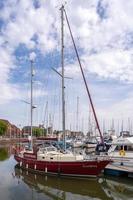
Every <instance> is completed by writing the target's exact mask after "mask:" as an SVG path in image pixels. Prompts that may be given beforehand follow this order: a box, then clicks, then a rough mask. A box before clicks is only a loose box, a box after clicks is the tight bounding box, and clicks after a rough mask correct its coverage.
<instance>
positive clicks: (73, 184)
mask: <svg viewBox="0 0 133 200" xmlns="http://www.w3.org/2000/svg"><path fill="white" fill-rule="evenodd" d="M12 152H13V151H12V147H9V146H8V147H5V148H4V147H0V180H2V181H0V194H1V196H0V199H4V200H11V199H14V200H16V199H21V198H23V200H33V199H34V200H44V199H45V200H52V199H53V200H57V199H59V200H87V199H93V200H94V199H95V200H125V199H126V200H133V181H132V179H125V178H122V179H120V178H112V177H102V178H99V179H74V178H73V179H71V178H64V177H57V176H44V175H35V174H31V173H29V172H27V171H25V170H21V169H19V168H17V167H15V165H16V161H15V160H14V158H13V156H10V155H11V154H12ZM7 158H8V159H7Z"/></svg>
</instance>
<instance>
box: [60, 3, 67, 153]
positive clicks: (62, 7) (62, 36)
mask: <svg viewBox="0 0 133 200" xmlns="http://www.w3.org/2000/svg"><path fill="white" fill-rule="evenodd" d="M60 10H61V66H62V131H63V137H64V138H63V139H64V150H66V135H65V83H64V5H62V6H61V8H60Z"/></svg>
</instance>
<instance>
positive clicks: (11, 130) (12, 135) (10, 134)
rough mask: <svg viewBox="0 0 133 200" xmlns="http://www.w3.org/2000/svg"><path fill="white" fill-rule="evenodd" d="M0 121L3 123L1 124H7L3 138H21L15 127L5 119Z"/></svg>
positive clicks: (19, 131) (18, 130)
mask: <svg viewBox="0 0 133 200" xmlns="http://www.w3.org/2000/svg"><path fill="white" fill-rule="evenodd" d="M0 121H3V122H5V123H6V124H7V131H6V133H5V137H8V138H16V137H20V136H21V130H20V128H18V127H17V126H16V125H14V124H11V123H10V122H9V121H8V120H6V119H0Z"/></svg>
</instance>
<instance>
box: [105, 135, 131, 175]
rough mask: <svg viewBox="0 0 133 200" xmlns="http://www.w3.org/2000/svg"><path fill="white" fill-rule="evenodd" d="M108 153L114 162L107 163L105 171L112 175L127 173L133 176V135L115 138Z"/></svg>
mask: <svg viewBox="0 0 133 200" xmlns="http://www.w3.org/2000/svg"><path fill="white" fill-rule="evenodd" d="M108 155H109V157H110V158H111V159H112V160H113V162H112V163H111V164H109V165H107V167H106V169H105V172H107V173H110V174H112V175H113V174H114V175H121V174H124V173H127V174H128V175H130V176H133V136H129V137H123V136H121V137H119V138H117V139H115V140H114V141H113V142H112V145H111V147H110V148H109V150H108Z"/></svg>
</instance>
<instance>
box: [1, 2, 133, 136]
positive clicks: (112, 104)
mask: <svg viewBox="0 0 133 200" xmlns="http://www.w3.org/2000/svg"><path fill="white" fill-rule="evenodd" d="M65 2H66V1H61V0H0V118H2V119H8V120H9V121H11V122H12V123H14V124H16V125H17V126H19V127H22V126H24V125H29V124H30V106H29V104H27V103H25V101H27V102H30V57H31V56H33V55H34V56H33V57H34V70H35V75H34V78H33V79H34V83H33V88H34V89H33V94H34V95H33V96H34V98H33V101H34V104H35V105H36V106H37V108H36V109H34V116H33V118H34V120H33V121H34V122H33V123H34V125H38V124H41V123H45V126H46V124H47V121H48V122H49V124H53V126H54V129H61V78H60V77H59V76H58V75H57V74H56V73H55V72H54V71H53V70H52V68H55V69H56V70H58V71H59V72H60V70H61V64H60V49H61V25H60V24H61V23H60V7H61V5H62V3H65ZM65 9H66V12H67V15H68V19H69V22H70V25H71V29H72V32H73V35H74V39H75V42H76V45H77V49H78V52H79V55H80V59H81V62H82V66H83V69H84V72H85V76H86V80H87V83H88V86H89V89H90V92H91V96H92V100H93V103H94V106H95V109H96V113H97V116H98V119H99V123H100V126H101V129H103V128H104V127H105V129H106V130H108V129H110V128H111V126H112V121H114V126H115V129H116V130H117V132H119V131H120V129H121V126H122V122H123V124H124V125H123V126H124V129H131V130H132V121H133V114H132V113H133V12H132V10H133V1H132V0H128V1H126V3H125V0H117V1H116V0H110V1H108V0H93V1H92V0H84V1H83V0H68V1H67V2H66V4H65ZM64 29H65V31H64V32H65V33H64V42H65V44H64V46H65V76H66V77H70V78H71V79H65V96H66V128H67V129H72V130H75V129H76V126H77V124H78V129H80V130H84V131H85V132H86V131H87V130H88V127H89V116H91V117H90V118H91V123H92V124H93V123H94V122H93V121H94V120H93V117H92V111H91V109H90V105H89V100H88V97H87V93H86V90H85V86H84V83H83V79H82V76H81V72H80V68H79V66H78V62H77V59H76V56H75V52H74V49H73V45H72V41H71V38H70V34H69V30H68V27H67V24H66V21H64ZM77 97H78V99H79V102H78V117H77ZM47 102H48V103H47ZM77 118H78V120H77ZM103 124H104V127H103Z"/></svg>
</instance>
